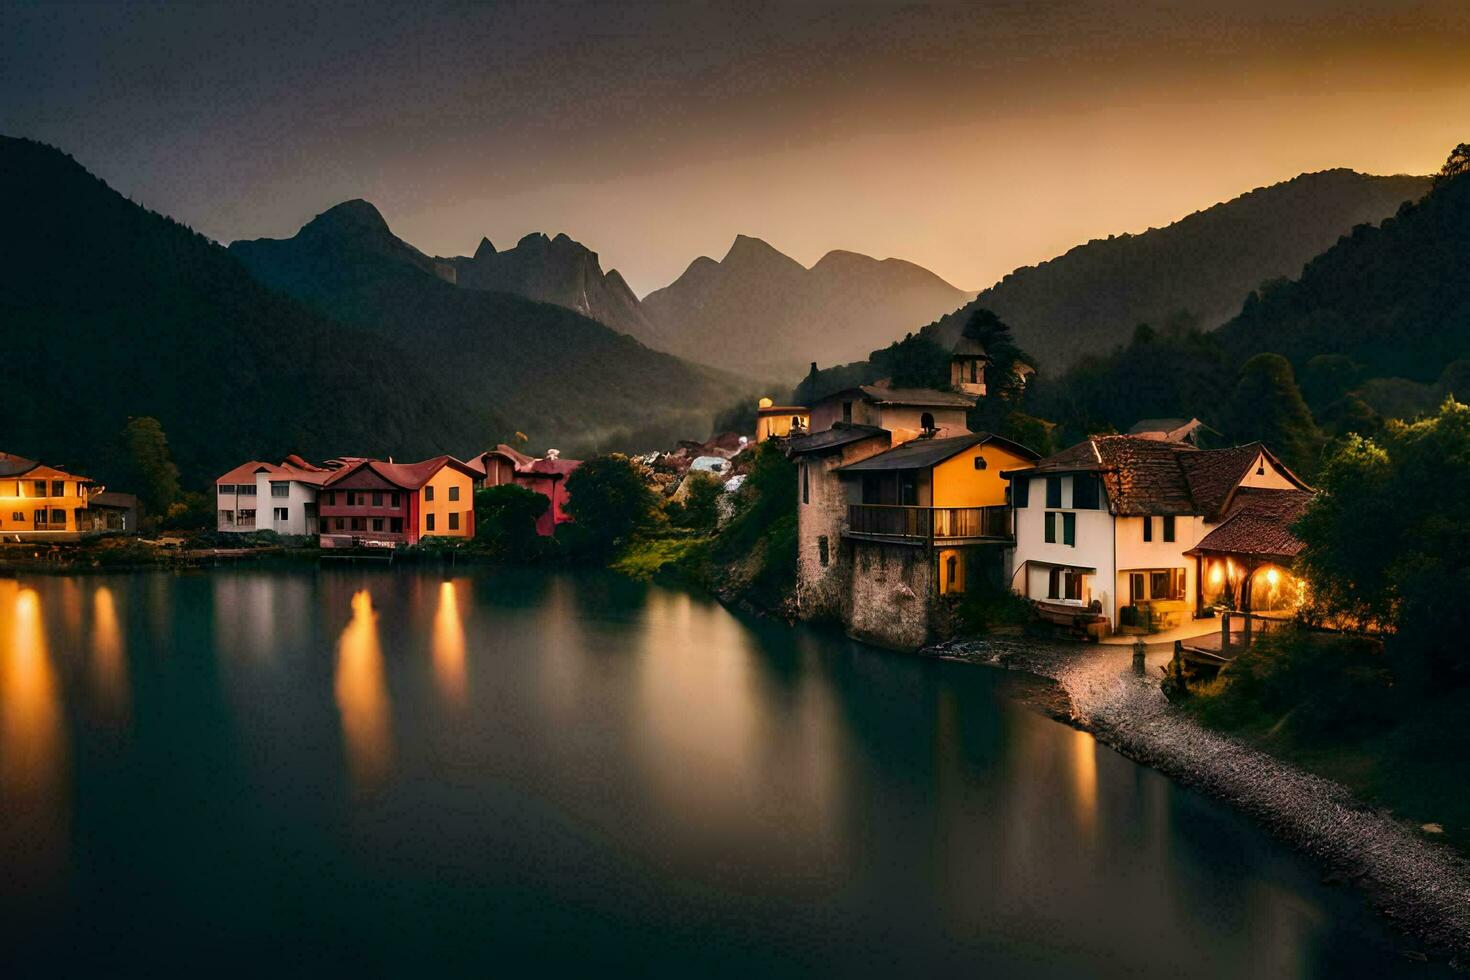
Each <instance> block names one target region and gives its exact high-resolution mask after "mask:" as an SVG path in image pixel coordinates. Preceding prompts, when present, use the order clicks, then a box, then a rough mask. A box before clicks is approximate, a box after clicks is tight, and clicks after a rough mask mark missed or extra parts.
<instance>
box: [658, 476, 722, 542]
mask: <svg viewBox="0 0 1470 980" xmlns="http://www.w3.org/2000/svg"><path fill="white" fill-rule="evenodd" d="M686 480H687V481H688V482H687V483H686V485H685V491H684V492H685V497H684V502H683V504H682V506H680V505H675V506H676V507H677V510H674V509H673V508H671V511H672V512H671V513H670V515H669V519H670V520H671V521H673V522H674V523H675V524H676V525H678V526H679V527H687V528H690V529H691V530H695V531H713V530H714V528H715V525H716V524H718V523H719V520H720V494H722V493H724V492H725V490H724V487H723V486H722V485H721V484H720V481H719V480H716V479H715V478H714V477H713V476H711V475H709V474H708V473H691V474H689V476H688V477H686Z"/></svg>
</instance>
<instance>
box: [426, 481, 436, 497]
mask: <svg viewBox="0 0 1470 980" xmlns="http://www.w3.org/2000/svg"><path fill="white" fill-rule="evenodd" d="M424 499H425V500H433V499H434V485H433V484H432V483H431V484H429V485H428V486H426V487H424Z"/></svg>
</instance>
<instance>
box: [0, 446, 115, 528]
mask: <svg viewBox="0 0 1470 980" xmlns="http://www.w3.org/2000/svg"><path fill="white" fill-rule="evenodd" d="M102 489H103V488H102V487H99V486H96V485H94V484H93V482H92V481H91V480H90V479H88V478H87V477H85V476H78V475H76V474H75V473H69V472H67V471H66V470H63V469H61V468H59V467H55V466H47V465H45V464H43V463H38V462H37V461H35V460H33V459H27V458H25V457H24V456H16V455H14V454H13V453H0V538H10V539H12V540H14V539H20V540H28V541H37V540H42V541H68V540H75V539H77V538H79V537H81V536H82V535H84V534H91V533H96V532H98V531H101V530H106V528H105V526H99V522H98V520H97V515H96V514H94V513H93V512H92V511H91V509H90V505H91V502H92V500H94V499H95V498H96V496H97V495H98V494H99V493H101V492H102Z"/></svg>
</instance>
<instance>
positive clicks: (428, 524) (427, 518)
mask: <svg viewBox="0 0 1470 980" xmlns="http://www.w3.org/2000/svg"><path fill="white" fill-rule="evenodd" d="M424 530H425V531H432V530H434V515H433V514H425V515H424Z"/></svg>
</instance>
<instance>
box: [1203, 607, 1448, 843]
mask: <svg viewBox="0 0 1470 980" xmlns="http://www.w3.org/2000/svg"><path fill="white" fill-rule="evenodd" d="M1184 705H1185V707H1186V710H1188V711H1189V712H1190V713H1191V714H1192V715H1193V716H1194V717H1195V718H1197V719H1198V720H1199V721H1200V722H1201V723H1203V724H1204V725H1207V726H1208V727H1211V728H1214V729H1216V730H1217V731H1222V732H1226V733H1229V734H1231V735H1234V736H1236V737H1238V738H1240V739H1242V740H1243V741H1245V742H1246V743H1248V744H1250V745H1252V746H1254V747H1256V748H1259V749H1261V750H1262V751H1265V752H1269V753H1271V754H1272V755H1274V756H1276V757H1278V758H1281V759H1284V760H1286V761H1288V762H1291V763H1292V764H1294V765H1297V766H1300V767H1301V768H1303V769H1306V770H1308V771H1310V772H1313V773H1316V774H1318V775H1320V776H1323V777H1326V778H1328V779H1331V780H1333V781H1334V782H1337V783H1340V784H1342V785H1343V786H1345V787H1347V788H1348V789H1350V790H1351V791H1352V792H1353V793H1354V795H1356V796H1358V797H1359V798H1360V799H1362V800H1364V801H1365V802H1368V803H1371V804H1373V805H1375V806H1379V807H1382V808H1384V809H1387V810H1389V811H1390V812H1392V813H1393V814H1394V815H1395V816H1397V817H1399V818H1401V819H1403V820H1406V821H1408V822H1410V823H1412V824H1414V825H1415V826H1418V827H1420V828H1424V832H1425V833H1427V834H1429V835H1431V836H1433V837H1436V838H1439V839H1442V840H1443V841H1444V842H1445V843H1448V844H1450V845H1452V846H1454V847H1455V848H1457V849H1458V850H1459V851H1460V852H1461V853H1464V854H1467V855H1470V779H1467V778H1466V777H1467V776H1470V762H1467V759H1470V724H1467V722H1470V689H1467V688H1465V687H1463V686H1452V687H1446V686H1443V685H1435V684H1432V683H1430V682H1428V681H1427V680H1426V679H1425V678H1423V677H1420V676H1418V675H1417V672H1416V671H1415V669H1414V665H1413V662H1412V661H1405V660H1401V659H1399V658H1397V657H1395V656H1394V654H1393V653H1392V652H1391V651H1385V650H1384V648H1383V646H1382V644H1380V643H1378V642H1377V641H1374V640H1371V639H1364V638H1361V637H1347V636H1336V635H1331V634H1322V633H1313V632H1309V631H1306V630H1288V631H1284V632H1282V633H1280V634H1276V635H1271V636H1267V637H1265V638H1263V639H1262V640H1261V641H1260V642H1258V643H1257V644H1256V645H1255V646H1254V647H1253V648H1252V649H1251V650H1249V651H1248V652H1246V653H1244V654H1242V655H1241V656H1240V657H1239V658H1237V660H1236V661H1235V662H1234V663H1233V664H1231V665H1230V666H1229V667H1228V668H1227V669H1226V670H1225V671H1223V672H1222V673H1221V674H1220V676H1219V677H1218V678H1216V679H1215V680H1214V681H1212V682H1211V683H1209V684H1207V685H1205V686H1203V687H1201V688H1199V689H1198V690H1196V691H1195V692H1194V693H1193V695H1192V696H1191V697H1189V698H1188V699H1187V700H1185V701H1184Z"/></svg>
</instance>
